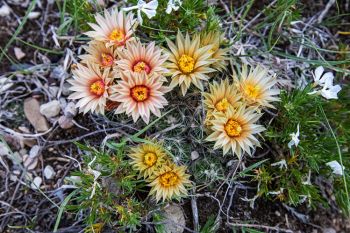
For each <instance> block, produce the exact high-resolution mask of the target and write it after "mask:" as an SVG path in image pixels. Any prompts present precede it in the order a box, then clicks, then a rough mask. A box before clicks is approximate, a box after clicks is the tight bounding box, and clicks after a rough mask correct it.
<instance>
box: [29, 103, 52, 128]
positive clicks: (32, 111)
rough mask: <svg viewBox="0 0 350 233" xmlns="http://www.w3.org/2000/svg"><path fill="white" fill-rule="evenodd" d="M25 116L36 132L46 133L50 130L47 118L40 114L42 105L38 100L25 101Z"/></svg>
mask: <svg viewBox="0 0 350 233" xmlns="http://www.w3.org/2000/svg"><path fill="white" fill-rule="evenodd" d="M24 114H25V116H26V118H27V119H28V121H29V122H30V124H31V125H32V126H33V127H34V128H35V130H36V131H38V132H44V131H47V130H48V129H49V125H48V123H47V121H46V119H45V117H44V116H43V115H41V113H40V104H39V101H38V100H36V99H34V98H28V99H25V100H24Z"/></svg>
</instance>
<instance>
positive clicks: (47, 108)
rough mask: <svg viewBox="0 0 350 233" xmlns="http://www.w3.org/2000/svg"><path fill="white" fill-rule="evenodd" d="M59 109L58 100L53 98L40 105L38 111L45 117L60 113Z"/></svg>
mask: <svg viewBox="0 0 350 233" xmlns="http://www.w3.org/2000/svg"><path fill="white" fill-rule="evenodd" d="M60 110H61V107H60V102H59V101H58V100H53V101H50V102H48V103H46V104H42V105H41V106H40V113H41V114H43V115H44V116H45V117H46V118H52V117H55V116H57V115H58V114H59V113H60Z"/></svg>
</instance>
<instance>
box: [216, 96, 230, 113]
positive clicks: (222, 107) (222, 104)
mask: <svg viewBox="0 0 350 233" xmlns="http://www.w3.org/2000/svg"><path fill="white" fill-rule="evenodd" d="M230 105H231V104H230V102H228V101H227V99H226V98H223V99H221V100H220V101H219V102H217V103H216V104H215V108H216V110H218V111H220V112H225V111H226V110H227V109H228V107H229V106H230Z"/></svg>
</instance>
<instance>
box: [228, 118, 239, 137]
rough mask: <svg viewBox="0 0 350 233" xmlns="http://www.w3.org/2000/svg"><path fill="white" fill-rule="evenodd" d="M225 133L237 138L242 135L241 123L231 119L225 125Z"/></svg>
mask: <svg viewBox="0 0 350 233" xmlns="http://www.w3.org/2000/svg"><path fill="white" fill-rule="evenodd" d="M225 131H226V133H227V135H228V136H230V137H237V136H239V135H241V132H242V126H241V124H240V123H238V122H237V121H235V120H233V119H229V120H228V121H227V122H226V124H225Z"/></svg>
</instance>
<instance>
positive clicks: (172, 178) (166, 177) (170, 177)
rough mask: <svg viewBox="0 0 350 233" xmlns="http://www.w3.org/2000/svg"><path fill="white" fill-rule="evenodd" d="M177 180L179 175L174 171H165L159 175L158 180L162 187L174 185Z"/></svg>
mask: <svg viewBox="0 0 350 233" xmlns="http://www.w3.org/2000/svg"><path fill="white" fill-rule="evenodd" d="M178 181H179V177H178V175H177V174H176V173H174V172H171V171H170V172H166V173H164V174H163V175H161V176H160V177H159V182H160V184H161V185H162V186H163V187H166V188H168V187H171V186H175V185H176V184H177V183H178Z"/></svg>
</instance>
